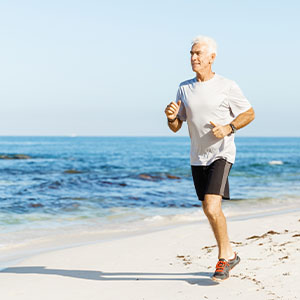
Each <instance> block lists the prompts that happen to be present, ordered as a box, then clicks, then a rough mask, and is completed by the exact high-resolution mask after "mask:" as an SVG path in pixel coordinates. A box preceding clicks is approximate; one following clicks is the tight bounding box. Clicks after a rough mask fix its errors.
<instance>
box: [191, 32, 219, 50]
mask: <svg viewBox="0 0 300 300" xmlns="http://www.w3.org/2000/svg"><path fill="white" fill-rule="evenodd" d="M198 43H201V44H205V45H207V48H208V54H212V53H215V54H216V55H217V43H216V41H215V40H214V39H212V38H210V37H208V36H204V35H198V36H196V37H195V38H194V39H193V41H192V45H195V44H198Z"/></svg>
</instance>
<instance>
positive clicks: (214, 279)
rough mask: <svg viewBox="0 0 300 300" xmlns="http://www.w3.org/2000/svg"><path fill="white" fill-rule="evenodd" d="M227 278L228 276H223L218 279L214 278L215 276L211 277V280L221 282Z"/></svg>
mask: <svg viewBox="0 0 300 300" xmlns="http://www.w3.org/2000/svg"><path fill="white" fill-rule="evenodd" d="M228 278H229V276H228V277H227V278H224V279H219V278H216V277H211V280H212V281H214V282H222V281H225V280H226V279H228Z"/></svg>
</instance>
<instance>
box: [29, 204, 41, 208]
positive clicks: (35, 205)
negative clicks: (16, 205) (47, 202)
mask: <svg viewBox="0 0 300 300" xmlns="http://www.w3.org/2000/svg"><path fill="white" fill-rule="evenodd" d="M29 206H30V207H43V206H44V205H43V204H41V203H30V204H29Z"/></svg>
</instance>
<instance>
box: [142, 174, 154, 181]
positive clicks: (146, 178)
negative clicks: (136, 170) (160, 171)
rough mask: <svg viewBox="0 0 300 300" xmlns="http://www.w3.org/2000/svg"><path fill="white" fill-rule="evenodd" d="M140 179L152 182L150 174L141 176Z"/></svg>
mask: <svg viewBox="0 0 300 300" xmlns="http://www.w3.org/2000/svg"><path fill="white" fill-rule="evenodd" d="M139 177H140V178H142V179H145V180H152V179H153V178H152V176H150V175H148V174H140V175H139Z"/></svg>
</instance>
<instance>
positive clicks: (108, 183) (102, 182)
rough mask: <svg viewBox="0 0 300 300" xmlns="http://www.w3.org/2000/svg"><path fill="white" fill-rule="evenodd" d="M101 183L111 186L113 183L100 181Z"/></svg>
mask: <svg viewBox="0 0 300 300" xmlns="http://www.w3.org/2000/svg"><path fill="white" fill-rule="evenodd" d="M101 183H103V184H113V183H112V182H110V181H101Z"/></svg>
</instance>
